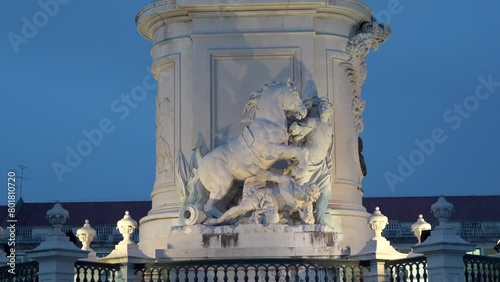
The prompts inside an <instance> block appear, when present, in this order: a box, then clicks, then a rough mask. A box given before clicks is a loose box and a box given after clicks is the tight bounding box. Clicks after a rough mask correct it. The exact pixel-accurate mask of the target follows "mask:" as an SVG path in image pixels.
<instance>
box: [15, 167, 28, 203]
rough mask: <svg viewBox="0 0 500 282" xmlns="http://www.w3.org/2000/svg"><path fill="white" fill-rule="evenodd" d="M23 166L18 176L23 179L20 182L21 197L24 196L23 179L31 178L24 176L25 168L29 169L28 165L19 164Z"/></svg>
mask: <svg viewBox="0 0 500 282" xmlns="http://www.w3.org/2000/svg"><path fill="white" fill-rule="evenodd" d="M19 167H20V168H21V176H18V177H17V178H19V179H21V181H20V183H19V198H22V196H23V180H29V178H26V177H24V170H25V169H27V167H25V166H23V165H19Z"/></svg>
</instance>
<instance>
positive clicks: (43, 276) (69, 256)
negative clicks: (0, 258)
mask: <svg viewBox="0 0 500 282" xmlns="http://www.w3.org/2000/svg"><path fill="white" fill-rule="evenodd" d="M27 253H28V257H29V258H31V259H32V260H35V261H37V262H38V265H39V271H38V279H39V281H52V282H72V281H73V280H74V276H75V269H74V267H75V262H76V261H77V260H79V259H83V258H87V256H88V252H87V251H82V250H80V249H78V248H77V247H76V246H75V245H73V243H71V242H70V241H69V238H68V237H67V236H66V235H65V234H62V233H61V234H59V233H52V234H49V235H47V236H46V241H44V242H43V243H41V244H40V245H39V246H38V247H36V248H35V249H33V250H31V251H27Z"/></svg>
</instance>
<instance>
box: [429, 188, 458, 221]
mask: <svg viewBox="0 0 500 282" xmlns="http://www.w3.org/2000/svg"><path fill="white" fill-rule="evenodd" d="M431 210H432V213H433V214H434V217H435V218H436V219H437V220H439V226H438V228H441V227H445V226H446V225H447V224H448V218H449V217H450V216H451V215H452V214H453V212H455V208H454V207H453V204H452V203H450V202H448V201H446V199H445V198H444V197H443V196H441V197H439V199H438V201H437V202H435V203H434V204H433V205H432V206H431Z"/></svg>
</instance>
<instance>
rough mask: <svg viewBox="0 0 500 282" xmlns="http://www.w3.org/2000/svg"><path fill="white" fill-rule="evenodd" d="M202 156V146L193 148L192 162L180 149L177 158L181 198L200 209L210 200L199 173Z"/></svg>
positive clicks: (185, 202) (178, 190) (178, 189)
mask: <svg viewBox="0 0 500 282" xmlns="http://www.w3.org/2000/svg"><path fill="white" fill-rule="evenodd" d="M201 158H202V156H201V153H200V148H199V147H197V148H195V149H193V155H192V156H191V160H190V162H188V161H187V159H186V157H185V156H184V154H183V153H182V151H181V150H179V157H178V159H177V175H176V177H177V192H178V193H179V196H180V198H181V201H182V203H183V205H194V206H196V207H197V208H199V209H203V208H204V205H205V203H206V202H207V200H208V197H209V193H208V191H207V189H205V187H203V184H202V183H201V181H200V175H199V173H198V164H199V161H200V160H201Z"/></svg>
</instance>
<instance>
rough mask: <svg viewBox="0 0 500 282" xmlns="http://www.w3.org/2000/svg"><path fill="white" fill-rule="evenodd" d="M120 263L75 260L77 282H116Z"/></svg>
mask: <svg viewBox="0 0 500 282" xmlns="http://www.w3.org/2000/svg"><path fill="white" fill-rule="evenodd" d="M119 271H120V265H118V264H109V263H100V262H99V263H98V262H89V261H77V262H75V282H91V281H92V282H115V281H117V280H116V278H117V276H118V272H119Z"/></svg>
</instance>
